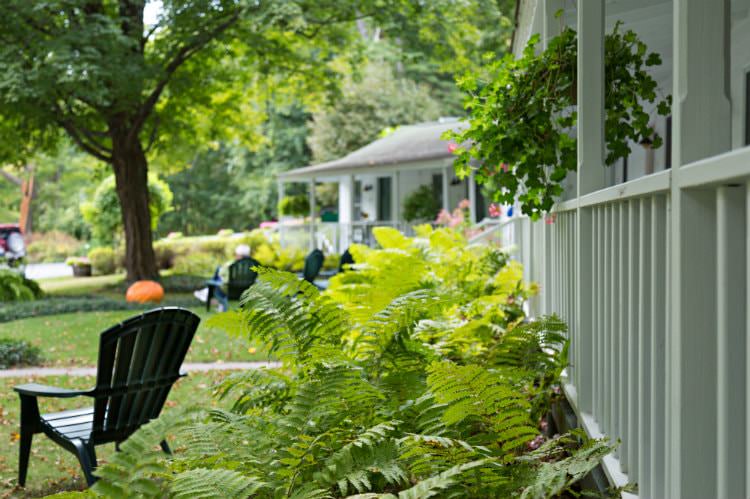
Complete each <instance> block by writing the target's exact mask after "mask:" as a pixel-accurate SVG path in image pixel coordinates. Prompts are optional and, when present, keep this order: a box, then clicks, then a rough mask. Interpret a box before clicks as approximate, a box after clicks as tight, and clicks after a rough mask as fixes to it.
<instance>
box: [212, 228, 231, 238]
mask: <svg viewBox="0 0 750 499" xmlns="http://www.w3.org/2000/svg"><path fill="white" fill-rule="evenodd" d="M232 234H234V231H233V230H232V229H221V230H220V231H219V232H217V233H216V235H217V236H219V237H229V236H231V235H232Z"/></svg>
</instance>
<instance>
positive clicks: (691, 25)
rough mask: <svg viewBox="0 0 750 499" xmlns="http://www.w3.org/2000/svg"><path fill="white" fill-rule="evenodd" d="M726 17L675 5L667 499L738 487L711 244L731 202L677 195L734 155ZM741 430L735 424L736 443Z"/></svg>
mask: <svg viewBox="0 0 750 499" xmlns="http://www.w3.org/2000/svg"><path fill="white" fill-rule="evenodd" d="M729 16H730V7H729V1H728V0H724V1H714V2H706V1H705V0H675V1H674V14H673V20H674V42H673V46H674V47H673V54H674V56H673V58H674V67H673V75H674V76H673V80H674V88H673V92H672V93H673V95H674V104H673V109H672V113H673V134H672V136H673V141H672V146H673V148H672V161H673V167H672V186H671V222H670V225H671V245H672V254H671V269H670V270H671V272H670V279H671V282H670V284H671V289H672V290H673V292H672V293H671V296H670V299H671V302H672V303H671V327H670V329H669V330H668V331H667V375H668V383H669V384H668V390H667V392H668V393H669V401H668V404H667V422H668V425H667V428H670V430H671V431H670V433H669V441H668V446H667V457H666V461H667V465H668V470H667V478H668V482H667V484H666V489H667V490H668V491H669V495H670V496H672V497H685V498H692V497H695V498H699V497H729V496H728V495H727V494H728V493H729V492H730V490H736V489H735V486H736V482H735V480H737V478H736V477H728V476H727V472H728V471H730V470H729V469H726V470H721V471H719V470H718V469H717V462H719V460H720V457H719V455H720V454H721V453H725V452H726V451H727V450H728V449H729V448H730V447H728V446H727V442H725V441H722V442H719V441H718V438H719V437H721V438H722V439H725V438H726V436H725V434H724V432H723V430H722V429H721V428H720V426H721V425H722V424H724V421H720V420H719V418H718V413H719V409H718V407H717V406H718V403H719V400H717V383H718V382H719V377H718V376H717V368H718V365H717V364H718V360H719V355H723V354H722V352H720V351H718V350H717V333H716V332H717V329H719V328H721V327H722V326H721V325H720V324H719V317H720V315H719V305H720V304H719V303H718V302H717V296H725V293H724V292H720V291H719V288H725V289H724V290H723V291H732V289H730V288H727V286H729V282H728V281H725V280H724V279H725V278H726V273H725V272H724V275H720V274H722V272H720V269H719V268H718V267H719V266H718V262H720V261H721V260H722V258H725V256H726V254H727V253H726V249H725V248H722V247H721V242H718V243H717V235H718V234H717V225H718V226H720V227H721V228H722V230H723V229H724V228H725V227H727V225H726V220H727V218H726V217H725V216H724V215H722V213H726V210H725V206H726V204H728V196H726V195H724V196H723V201H721V202H720V203H719V204H718V206H719V208H717V194H716V191H715V190H713V189H710V188H709V189H701V190H697V189H683V188H682V187H681V185H680V180H681V172H680V168H681V167H682V166H684V165H686V164H689V163H691V162H694V161H697V160H700V159H703V158H706V157H709V156H712V155H716V154H720V153H722V152H725V151H728V150H729V149H730V147H731V112H730V102H729V96H728V93H729V79H728V75H729V61H728V58H729V49H730V47H729V43H728V42H729V38H730V33H729V20H730V17H729ZM717 221H719V223H718V224H717ZM735 234H739V232H738V231H735ZM732 254H734V252H732ZM732 282H733V281H732ZM725 319H728V317H725ZM731 320H732V321H733V320H734V319H731ZM724 324H726V322H724ZM739 391H740V390H738V392H739ZM737 396H739V395H737ZM718 398H719V399H721V394H719V395H718ZM745 423H746V422H745V421H734V424H733V426H732V430H731V431H732V433H735V432H734V430H735V429H736V428H739V427H740V426H741V427H743V428H744V426H745ZM717 433H718V434H717ZM734 437H735V438H737V435H736V434H735V435H734ZM726 457H727V455H726V454H725V455H724V458H722V461H723V460H724V459H725V458H726ZM740 464H741V465H742V466H744V463H740ZM740 475H743V473H740ZM741 496H742V497H744V496H745V494H742V495H741Z"/></svg>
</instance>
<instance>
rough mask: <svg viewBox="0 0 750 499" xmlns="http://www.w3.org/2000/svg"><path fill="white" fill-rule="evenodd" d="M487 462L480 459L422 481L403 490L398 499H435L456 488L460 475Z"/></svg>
mask: <svg viewBox="0 0 750 499" xmlns="http://www.w3.org/2000/svg"><path fill="white" fill-rule="evenodd" d="M487 462H488V460H487V459H480V460H478V461H472V462H470V463H465V464H459V465H457V466H453V467H452V468H449V469H447V470H445V471H443V472H442V473H440V474H438V475H435V476H431V477H430V478H426V479H424V480H422V481H420V482H419V483H417V484H416V485H414V486H413V487H411V488H409V489H406V490H402V491H401V492H399V493H398V499H427V498H429V497H435V496H436V495H438V494H440V493H442V492H443V491H445V490H446V489H448V488H450V487H452V486H454V485H455V484H456V483H457V481H458V478H459V476H460V475H462V474H463V473H466V472H467V471H469V470H471V469H474V468H478V467H480V466H484V465H485V464H487Z"/></svg>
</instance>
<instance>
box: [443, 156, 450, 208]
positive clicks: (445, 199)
mask: <svg viewBox="0 0 750 499" xmlns="http://www.w3.org/2000/svg"><path fill="white" fill-rule="evenodd" d="M449 171H450V169H449V168H448V167H447V166H446V167H444V168H443V209H444V210H445V211H450V202H449V200H448V172H449Z"/></svg>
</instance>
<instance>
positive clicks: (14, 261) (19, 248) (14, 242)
mask: <svg viewBox="0 0 750 499" xmlns="http://www.w3.org/2000/svg"><path fill="white" fill-rule="evenodd" d="M24 257H26V243H25V242H24V240H23V234H21V229H20V227H19V226H18V224H0V259H4V260H5V263H7V264H8V265H9V266H10V267H18V266H20V265H21V264H22V263H23V259H24Z"/></svg>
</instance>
